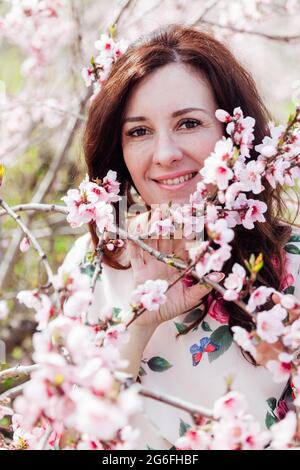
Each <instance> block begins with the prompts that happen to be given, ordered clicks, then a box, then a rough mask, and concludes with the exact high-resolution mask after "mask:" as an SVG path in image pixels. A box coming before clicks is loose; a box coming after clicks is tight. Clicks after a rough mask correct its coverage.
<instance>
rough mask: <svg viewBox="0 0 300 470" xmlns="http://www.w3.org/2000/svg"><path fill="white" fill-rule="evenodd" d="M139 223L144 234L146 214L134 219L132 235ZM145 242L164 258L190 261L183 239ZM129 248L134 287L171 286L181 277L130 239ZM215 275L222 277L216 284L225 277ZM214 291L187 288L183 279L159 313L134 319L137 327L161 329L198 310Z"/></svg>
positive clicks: (176, 271)
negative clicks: (156, 283) (154, 283)
mask: <svg viewBox="0 0 300 470" xmlns="http://www.w3.org/2000/svg"><path fill="white" fill-rule="evenodd" d="M137 224H139V225H140V227H141V230H142V231H143V232H145V230H144V229H145V225H146V224H147V220H146V218H145V215H144V214H142V215H141V216H138V217H137V218H136V219H135V225H134V227H133V226H131V230H130V232H131V233H135V230H134V228H136V227H137ZM143 241H144V242H145V243H146V244H147V245H148V246H150V247H152V248H154V249H155V250H158V251H160V252H161V253H163V254H165V255H170V254H172V253H175V254H176V255H177V256H180V257H181V258H182V259H186V260H187V258H188V254H187V251H186V247H185V240H184V239H181V240H172V239H163V238H158V239H154V238H148V239H145V240H143ZM196 243H197V242H196ZM190 244H191V241H190V240H188V245H189V247H190ZM127 249H128V254H129V258H130V261H131V266H132V270H133V276H134V282H135V286H138V285H140V284H143V283H144V282H146V281H147V280H148V279H153V280H155V279H165V280H166V281H167V282H168V283H169V284H171V283H172V282H173V281H174V280H175V279H177V278H178V277H179V276H180V271H178V269H176V268H174V267H173V266H170V265H167V264H165V263H163V262H161V261H158V260H157V259H156V258H155V257H154V256H152V255H150V254H149V253H147V252H146V251H144V250H143V249H142V248H140V247H139V246H138V245H137V244H135V243H134V242H131V241H129V240H128V242H127ZM212 274H215V276H216V275H219V278H216V277H214V281H216V282H220V281H221V280H222V279H223V278H224V275H223V274H222V273H212ZM211 290H212V287H211V286H208V285H207V284H199V283H198V284H195V285H193V286H191V287H186V286H185V285H184V284H183V282H182V281H181V280H180V281H178V282H176V284H174V285H173V286H172V287H171V288H170V289H169V290H168V291H167V293H166V296H167V301H166V303H165V304H163V305H162V306H161V307H160V309H159V310H157V311H145V312H144V313H143V314H142V315H141V316H140V317H138V318H137V319H135V320H134V324H136V325H141V326H158V325H159V324H160V323H162V322H164V321H167V320H171V319H172V318H175V317H177V316H178V315H180V314H182V313H184V312H185V311H189V310H192V309H193V308H195V307H196V306H197V305H198V304H199V303H200V301H201V299H202V298H203V297H204V296H205V295H207V294H208V293H209V292H210V291H211Z"/></svg>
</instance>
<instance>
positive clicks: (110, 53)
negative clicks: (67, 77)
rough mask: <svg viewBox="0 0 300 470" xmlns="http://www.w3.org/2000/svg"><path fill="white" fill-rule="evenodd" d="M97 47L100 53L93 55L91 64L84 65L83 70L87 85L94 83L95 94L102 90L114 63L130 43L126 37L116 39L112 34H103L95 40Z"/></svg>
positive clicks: (82, 74) (82, 73)
mask: <svg viewBox="0 0 300 470" xmlns="http://www.w3.org/2000/svg"><path fill="white" fill-rule="evenodd" d="M95 48H96V49H97V51H98V52H97V54H98V55H97V56H96V57H95V58H94V57H93V58H92V60H91V65H90V66H89V67H84V68H83V69H82V72H81V76H82V78H83V80H84V82H85V84H86V86H87V87H90V86H91V85H93V91H94V95H93V96H95V95H96V94H97V93H98V92H99V91H100V89H101V86H102V83H103V82H104V81H105V80H107V78H108V76H109V74H110V71H111V68H112V66H113V64H114V63H115V62H116V60H117V59H118V58H119V57H121V55H123V54H124V53H125V52H126V50H127V48H128V43H127V41H125V40H124V39H121V40H120V41H115V40H114V39H113V38H112V37H111V36H109V35H107V34H102V35H101V37H100V39H98V40H97V41H96V42H95Z"/></svg>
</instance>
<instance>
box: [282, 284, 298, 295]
mask: <svg viewBox="0 0 300 470" xmlns="http://www.w3.org/2000/svg"><path fill="white" fill-rule="evenodd" d="M294 292H295V286H289V287H287V288H286V289H284V291H283V293H284V294H292V295H294Z"/></svg>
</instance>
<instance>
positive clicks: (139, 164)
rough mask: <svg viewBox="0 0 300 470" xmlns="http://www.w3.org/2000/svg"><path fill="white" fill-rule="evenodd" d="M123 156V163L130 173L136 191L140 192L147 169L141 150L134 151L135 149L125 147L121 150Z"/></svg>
mask: <svg viewBox="0 0 300 470" xmlns="http://www.w3.org/2000/svg"><path fill="white" fill-rule="evenodd" d="M123 158H124V161H125V165H126V166H127V169H128V171H129V173H130V175H131V178H132V180H133V182H134V185H135V187H136V189H137V190H138V192H139V193H140V192H142V188H143V186H144V184H145V173H146V171H147V164H146V161H145V158H143V152H141V151H138V152H137V151H136V149H134V150H133V149H132V148H131V149H130V150H129V149H128V148H125V149H124V150H123Z"/></svg>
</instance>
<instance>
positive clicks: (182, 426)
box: [179, 419, 191, 437]
mask: <svg viewBox="0 0 300 470" xmlns="http://www.w3.org/2000/svg"><path fill="white" fill-rule="evenodd" d="M190 427H191V425H190V424H188V423H185V422H184V421H183V420H182V419H180V426H179V436H180V437H182V436H184V435H185V433H186V432H187V430H188V429H189V428H190Z"/></svg>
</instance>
